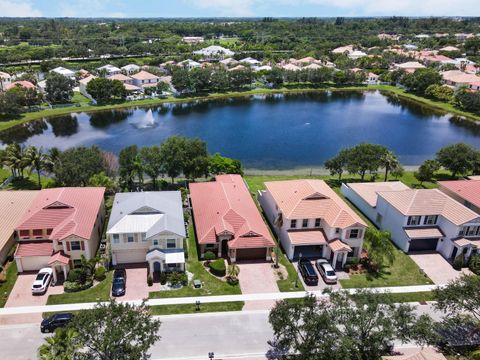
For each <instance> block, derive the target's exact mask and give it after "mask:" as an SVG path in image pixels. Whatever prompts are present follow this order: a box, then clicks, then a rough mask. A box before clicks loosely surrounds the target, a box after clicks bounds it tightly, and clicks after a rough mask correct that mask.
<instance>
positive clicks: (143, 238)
mask: <svg viewBox="0 0 480 360" xmlns="http://www.w3.org/2000/svg"><path fill="white" fill-rule="evenodd" d="M142 241H147V233H142Z"/></svg>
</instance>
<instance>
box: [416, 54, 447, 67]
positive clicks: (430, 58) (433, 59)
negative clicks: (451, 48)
mask: <svg viewBox="0 0 480 360" xmlns="http://www.w3.org/2000/svg"><path fill="white" fill-rule="evenodd" d="M418 59H419V60H421V61H423V62H424V63H425V64H426V65H430V64H434V63H439V64H442V65H444V64H454V63H455V60H453V59H450V58H449V57H448V56H445V55H438V54H432V55H420V56H419V57H418Z"/></svg>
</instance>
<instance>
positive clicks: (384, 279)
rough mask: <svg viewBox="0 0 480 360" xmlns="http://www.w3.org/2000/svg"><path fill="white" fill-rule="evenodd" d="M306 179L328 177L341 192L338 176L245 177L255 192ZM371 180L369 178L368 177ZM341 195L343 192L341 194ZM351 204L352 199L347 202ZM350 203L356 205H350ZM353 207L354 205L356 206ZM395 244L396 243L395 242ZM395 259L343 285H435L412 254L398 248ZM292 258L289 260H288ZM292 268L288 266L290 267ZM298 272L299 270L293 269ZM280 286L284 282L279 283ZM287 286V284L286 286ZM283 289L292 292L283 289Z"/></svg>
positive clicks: (409, 176)
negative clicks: (275, 183) (271, 184)
mask: <svg viewBox="0 0 480 360" xmlns="http://www.w3.org/2000/svg"><path fill="white" fill-rule="evenodd" d="M438 176H439V177H440V178H444V177H448V174H446V173H439V175H438ZM304 178H314V179H323V180H325V181H326V182H327V183H328V184H329V185H330V186H331V187H332V188H333V189H334V190H335V191H336V192H337V193H339V189H340V182H339V181H338V179H337V178H336V177H335V178H333V177H332V176H328V175H325V176H312V177H308V176H307V177H306V176H245V180H246V182H247V184H248V186H249V187H250V191H251V192H252V193H254V194H255V197H256V193H257V191H258V190H261V189H263V188H264V182H266V181H279V180H292V179H304ZM368 179H369V177H368ZM414 179H415V178H414V177H413V173H412V172H405V174H404V175H403V176H402V177H401V178H400V179H399V180H401V181H403V182H404V183H405V184H407V185H409V186H412V185H415V184H418V182H417V181H416V180H414ZM377 180H379V181H383V178H382V177H381V176H378V177H377ZM343 181H345V182H348V181H359V177H358V176H351V175H348V176H347V177H345V179H344V180H343ZM423 185H424V186H425V187H429V188H433V187H436V184H435V183H424V184H423ZM340 196H341V194H340ZM347 203H348V201H347ZM350 206H352V205H351V204H350ZM352 207H353V206H352ZM354 210H355V211H357V213H359V215H360V216H361V217H362V218H363V219H364V220H365V221H366V222H367V223H368V224H370V226H373V225H372V224H371V222H370V221H369V220H368V219H366V218H365V217H364V216H363V214H361V213H360V212H359V211H358V209H356V208H354ZM368 245H369V244H368V243H367V242H365V243H364V247H365V248H367V250H368ZM392 246H393V245H392ZM394 251H395V261H394V262H393V264H392V265H391V266H386V267H384V268H383V269H382V271H380V273H379V274H378V275H376V276H373V275H370V274H355V275H351V276H350V279H348V280H340V283H341V285H342V287H344V288H364V287H385V286H406V285H427V284H432V281H431V280H430V279H429V278H428V277H426V276H425V275H424V274H422V273H421V272H420V268H419V267H418V266H417V264H415V262H414V261H413V260H412V259H410V257H409V256H408V255H406V254H405V253H403V252H402V251H400V250H399V249H397V248H395V250H394ZM287 261H288V260H287ZM287 269H288V267H287ZM293 271H295V269H293ZM279 287H280V284H279ZM282 287H283V286H282ZM281 291H288V290H282V289H281Z"/></svg>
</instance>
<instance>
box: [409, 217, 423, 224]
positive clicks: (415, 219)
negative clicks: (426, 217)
mask: <svg viewBox="0 0 480 360" xmlns="http://www.w3.org/2000/svg"><path fill="white" fill-rule="evenodd" d="M419 224H420V216H409V217H408V220H407V225H419Z"/></svg>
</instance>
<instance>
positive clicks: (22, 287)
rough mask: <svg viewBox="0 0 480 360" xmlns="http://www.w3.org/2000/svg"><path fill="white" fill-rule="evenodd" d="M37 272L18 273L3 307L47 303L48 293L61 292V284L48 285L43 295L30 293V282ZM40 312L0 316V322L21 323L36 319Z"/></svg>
mask: <svg viewBox="0 0 480 360" xmlns="http://www.w3.org/2000/svg"><path fill="white" fill-rule="evenodd" d="M36 276H37V273H28V274H20V275H18V278H17V281H16V282H15V285H14V286H13V289H12V292H11V293H10V296H9V297H8V299H7V303H6V304H5V307H17V306H41V305H46V304H47V299H48V295H52V294H62V293H63V286H58V285H57V286H50V287H49V288H48V290H47V292H46V293H45V294H43V295H32V284H33V281H34V280H35V277H36ZM41 318H42V316H41V314H30V315H29V314H25V315H11V316H4V317H1V318H0V324H2V325H5V324H22V323H31V322H35V321H38V322H40V320H41Z"/></svg>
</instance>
